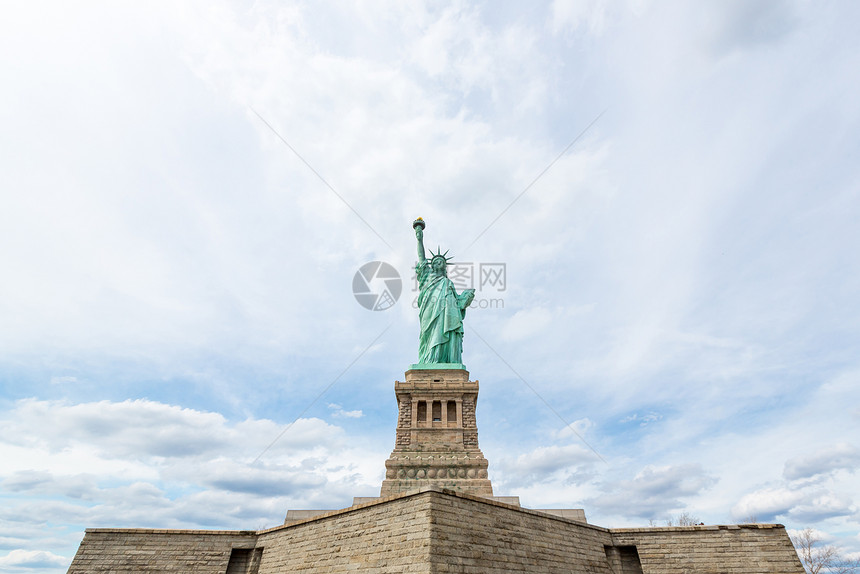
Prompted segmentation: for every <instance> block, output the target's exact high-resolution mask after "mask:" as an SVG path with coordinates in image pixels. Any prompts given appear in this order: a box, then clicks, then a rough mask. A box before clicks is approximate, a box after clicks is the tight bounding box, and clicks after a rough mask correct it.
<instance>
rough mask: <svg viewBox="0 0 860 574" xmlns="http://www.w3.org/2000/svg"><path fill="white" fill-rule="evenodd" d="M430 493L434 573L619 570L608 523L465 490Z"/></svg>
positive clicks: (605, 573) (607, 572) (565, 573)
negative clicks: (612, 560) (611, 554)
mask: <svg viewBox="0 0 860 574" xmlns="http://www.w3.org/2000/svg"><path fill="white" fill-rule="evenodd" d="M427 494H429V495H432V496H431V510H432V513H433V528H432V531H431V537H432V542H431V560H432V561H433V572H438V573H443V572H444V573H459V574H473V573H475V574H476V573H483V572H512V573H514V572H517V573H519V572H533V573H538V572H539V573H542V574H544V573H545V574H553V573H558V574H562V573H563V574H570V573H572V572H577V573H579V572H582V573H585V572H587V573H601V574H614V573H613V572H612V571H611V570H610V568H609V562H608V561H607V557H606V552H605V547H606V546H607V545H610V544H611V536H610V534H609V531H608V530H606V529H605V528H600V527H595V526H590V525H587V524H582V523H575V522H573V521H571V520H567V519H564V518H559V517H554V516H548V515H546V514H543V513H540V512H537V511H532V510H526V509H521V508H516V507H511V506H508V505H506V504H501V503H497V502H493V501H490V500H486V499H483V498H478V497H471V496H468V495H465V494H457V495H456V496H446V495H442V494H438V493H427Z"/></svg>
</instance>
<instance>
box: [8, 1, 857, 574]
mask: <svg viewBox="0 0 860 574" xmlns="http://www.w3.org/2000/svg"><path fill="white" fill-rule="evenodd" d="M858 21H860V5H858V4H856V3H851V2H824V3H815V4H813V3H808V2H800V1H797V2H791V1H788V2H743V1H737V2H734V1H732V2H699V3H689V2H673V1H666V2H651V1H647V0H639V1H633V0H631V1H629V2H611V3H610V2H600V1H583V2H561V1H556V2H545V3H530V4H529V5H528V6H526V5H525V4H522V3H509V4H504V3H486V4H485V3H465V2H455V3H435V2H433V3H427V4H422V3H420V2H409V3H402V2H371V3H368V2H352V3H349V2H336V3H329V4H327V3H319V2H314V3H292V4H291V3H283V2H262V1H261V2H254V3H247V2H222V3H212V2H205V3H204V2H201V3H192V2H189V3H182V4H179V5H174V3H161V4H159V3H116V2H111V3H104V4H98V3H88V4H83V5H81V4H75V5H70V4H67V3H50V2H48V3H35V2H34V3H25V4H20V3H19V4H15V5H8V6H6V7H5V9H4V17H3V18H2V19H0V72H2V78H3V86H4V89H3V90H0V119H2V125H3V130H2V132H0V162H2V170H0V173H2V180H3V185H2V197H3V201H2V209H0V269H2V270H3V280H2V281H0V391H2V394H0V460H2V461H3V462H2V464H0V571H4V572H64V571H65V570H66V568H67V567H68V564H69V562H70V561H71V559H72V557H73V555H74V552H75V549H76V548H77V545H78V544H79V542H80V540H81V538H82V536H83V530H84V528H86V527H104V526H121V527H165V528H168V527H169V528H230V529H237V528H250V529H254V528H263V527H270V526H274V525H276V524H278V523H280V522H282V521H283V518H284V514H285V512H286V510H287V509H288V508H342V507H345V506H348V505H349V504H350V503H351V500H352V497H353V496H374V495H377V494H378V491H379V486H380V484H381V481H382V478H383V470H384V467H383V462H384V460H385V459H386V458H387V456H388V454H389V453H390V451H391V449H392V448H393V444H394V425H395V419H396V405H395V402H394V396H393V383H394V380H395V379H398V378H402V377H403V372H404V371H405V370H406V368H408V366H409V364H410V363H413V362H415V360H416V358H417V330H418V325H417V312H416V310H415V309H414V308H413V300H414V298H415V295H416V294H415V292H414V290H413V283H412V279H411V271H410V267H411V265H412V264H413V263H414V260H415V239H414V234H413V231H412V229H411V222H412V221H413V220H414V219H415V217H417V216H422V217H423V218H424V219H425V220H426V222H427V229H426V231H425V238H426V242H427V245H428V246H432V247H433V248H434V249H435V247H436V246H437V245H438V246H441V247H442V249H443V251H444V250H445V249H450V254H452V255H453V256H454V258H455V261H459V262H461V263H468V264H471V268H473V269H474V273H475V275H476V277H475V281H476V283H475V285H474V286H475V287H476V288H478V294H477V297H476V301H475V303H474V304H473V307H472V309H470V310H469V313H468V316H467V318H466V331H467V332H466V338H465V343H464V345H465V353H464V361H465V363H466V364H467V365H468V367H469V370H470V372H471V375H472V378H475V379H479V380H480V382H481V397H480V401H479V407H478V424H479V429H480V441H481V447H482V450H483V451H484V453H485V455H486V456H487V458H488V459H489V461H490V473H491V474H490V478H491V479H492V480H493V484H494V487H495V491H496V493H497V494H500V495H518V496H520V498H521V501H522V503H523V504H524V505H525V506H529V507H532V508H546V507H561V508H584V509H585V511H586V515H587V516H588V518H589V520H590V521H592V522H594V523H596V524H600V525H605V526H640V525H647V524H648V523H649V521H654V522H656V523H658V524H659V523H663V522H664V521H666V520H667V519H670V518H671V517H673V516H676V515H677V514H679V513H681V512H689V513H690V514H692V515H693V516H695V517H698V518H699V519H700V520H701V521H703V522H705V523H710V524H713V523H727V522H729V523H730V522H740V521H747V520H751V519H755V520H757V521H759V522H780V523H783V524H785V525H786V526H788V527H789V528H804V527H813V528H815V529H816V530H817V531H819V532H821V533H822V536H824V537H825V538H826V539H827V540H828V541H830V542H833V543H835V544H837V545H839V546H840V547H842V548H843V549H844V550H845V551H846V552H860V510H858V501H860V486H858V485H860V481H858V477H857V470H858V468H860V432H858V431H860V390H859V389H860V353H858V349H860V325H858V320H857V318H858V317H860V250H858V249H857V246H858V245H860V226H858V224H857V222H858V220H860V168H858V161H857V160H858V157H860V72H858V70H860V40H858V39H857V37H856V22H858ZM574 140H575V143H573V145H572V146H570V147H568V146H569V144H571V142H574ZM376 260H381V261H386V262H388V263H390V264H391V265H393V266H394V267H395V268H396V269H397V270H398V271H399V273H400V275H401V277H402V278H403V281H404V291H403V294H402V295H401V297H400V299H399V300H398V302H397V303H396V304H395V305H394V306H393V307H391V308H390V309H387V310H385V311H376V312H374V311H368V310H367V309H365V308H363V307H362V306H361V305H359V304H358V302H357V301H356V300H355V298H354V297H353V294H352V287H353V276H354V274H355V272H356V271H357V270H358V268H359V267H361V266H362V265H363V264H365V263H367V262H369V261H376ZM491 263H494V264H504V265H505V271H506V281H505V284H504V286H502V284H500V283H498V282H496V283H493V284H489V283H487V284H481V283H480V277H479V276H478V275H479V272H480V266H481V264H491ZM496 269H498V266H497V267H496ZM372 287H373V288H374V289H377V288H379V287H380V283H379V282H376V283H373V284H372ZM550 405H551V408H550ZM574 431H575V432H574Z"/></svg>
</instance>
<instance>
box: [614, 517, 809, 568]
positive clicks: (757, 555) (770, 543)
mask: <svg viewBox="0 0 860 574" xmlns="http://www.w3.org/2000/svg"><path fill="white" fill-rule="evenodd" d="M611 532H612V543H613V545H616V546H635V547H636V550H637V551H638V553H639V559H640V560H641V562H642V569H643V571H644V572H658V573H660V574H683V573H685V572H696V573H702V574H718V573H722V572H732V573H735V572H751V573H752V572H768V573H773V572H779V573H783V572H785V573H788V572H798V573H802V572H803V571H804V570H803V566H802V565H801V564H800V560H799V559H798V558H797V553H796V552H795V551H794V547H793V546H792V544H791V540H790V539H789V538H788V534H787V533H786V532H785V528H784V527H783V526H782V525H780V524H740V525H738V524H733V525H728V526H677V527H665V528H617V529H613V530H612V531H611Z"/></svg>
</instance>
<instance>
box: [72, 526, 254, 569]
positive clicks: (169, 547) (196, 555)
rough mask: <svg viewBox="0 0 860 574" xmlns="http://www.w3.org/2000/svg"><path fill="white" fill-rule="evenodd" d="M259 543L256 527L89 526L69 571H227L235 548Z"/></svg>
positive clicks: (252, 546)
mask: <svg viewBox="0 0 860 574" xmlns="http://www.w3.org/2000/svg"><path fill="white" fill-rule="evenodd" d="M256 543H257V533H256V532H253V531H212V530H148V529H132V530H126V529H109V528H99V529H87V531H86V534H85V535H84V539H83V541H82V542H81V545H80V547H79V548H78V552H77V554H75V558H74V560H73V561H72V565H71V566H70V567H69V574H83V573H86V572H117V573H120V572H129V573H130V572H199V573H210V572H211V573H214V572H219V573H221V574H224V573H226V572H227V564H228V562H229V561H230V554H231V552H232V549H233V548H254V546H255V545H256Z"/></svg>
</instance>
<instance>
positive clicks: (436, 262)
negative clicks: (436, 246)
mask: <svg viewBox="0 0 860 574" xmlns="http://www.w3.org/2000/svg"><path fill="white" fill-rule="evenodd" d="M430 265H431V266H432V267H433V271H435V272H436V273H444V272H445V260H444V259H442V258H441V257H436V258H434V259H433V261H431V262H430Z"/></svg>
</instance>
